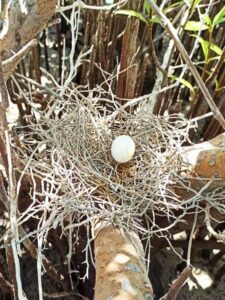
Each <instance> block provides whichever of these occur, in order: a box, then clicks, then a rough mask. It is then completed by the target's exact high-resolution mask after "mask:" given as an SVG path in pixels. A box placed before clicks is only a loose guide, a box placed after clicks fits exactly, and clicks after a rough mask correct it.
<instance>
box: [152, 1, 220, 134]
mask: <svg viewBox="0 0 225 300" xmlns="http://www.w3.org/2000/svg"><path fill="white" fill-rule="evenodd" d="M148 3H149V5H150V7H151V8H152V9H153V10H154V11H155V13H156V15H158V17H159V18H160V20H161V24H162V26H163V27H164V28H165V29H166V30H167V31H168V33H169V35H170V36H171V38H172V39H173V41H174V43H175V46H176V47H177V49H178V50H179V52H180V55H181V56H182V58H183V59H184V61H185V62H186V63H187V65H188V67H189V68H190V71H191V73H192V75H193V76H194V78H195V80H196V82H197V84H198V86H199V88H200V90H201V91H202V94H203V96H204V97H205V100H206V101H207V103H208V105H209V107H210V109H211V110H212V112H213V115H214V117H215V118H216V119H217V120H218V122H219V123H220V125H221V126H222V127H223V129H225V119H224V117H223V115H222V113H221V112H220V110H219V109H218V107H217V106H216V104H215V102H214V100H213V98H212V96H211V95H210V93H209V90H208V89H207V87H206V85H205V83H204V82H203V80H202V78H201V76H200V74H199V73H198V70H197V69H196V67H195V65H194V64H193V62H192V60H191V59H190V57H189V55H188V53H187V51H186V49H185V48H184V46H183V44H182V43H181V41H180V39H179V37H178V36H177V31H176V29H175V28H174V26H173V25H172V24H171V22H170V20H169V19H168V18H167V17H166V16H165V14H164V13H163V12H162V11H161V10H160V9H159V7H158V6H157V5H156V4H155V2H154V1H153V0H148Z"/></svg>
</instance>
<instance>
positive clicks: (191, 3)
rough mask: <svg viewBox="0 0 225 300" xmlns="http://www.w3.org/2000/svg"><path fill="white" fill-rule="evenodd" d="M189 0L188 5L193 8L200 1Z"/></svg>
mask: <svg viewBox="0 0 225 300" xmlns="http://www.w3.org/2000/svg"><path fill="white" fill-rule="evenodd" d="M189 1H190V6H191V7H192V9H193V10H194V9H195V7H196V6H197V5H198V4H199V3H200V2H201V1H202V0H189Z"/></svg>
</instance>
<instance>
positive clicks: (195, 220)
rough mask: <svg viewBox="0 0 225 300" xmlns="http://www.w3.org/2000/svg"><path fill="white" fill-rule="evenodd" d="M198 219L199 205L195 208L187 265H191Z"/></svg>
mask: <svg viewBox="0 0 225 300" xmlns="http://www.w3.org/2000/svg"><path fill="white" fill-rule="evenodd" d="M197 220H198V206H196V209H195V215H194V220H193V224H192V228H191V233H190V237H189V241H188V250H187V267H190V266H191V249H192V240H193V235H194V231H195V228H196V224H197Z"/></svg>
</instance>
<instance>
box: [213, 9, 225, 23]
mask: <svg viewBox="0 0 225 300" xmlns="http://www.w3.org/2000/svg"><path fill="white" fill-rule="evenodd" d="M224 16H225V5H224V6H223V7H222V9H221V10H220V11H219V12H218V13H217V14H216V15H215V17H214V19H213V26H215V25H217V24H220V23H222V22H223V21H224Z"/></svg>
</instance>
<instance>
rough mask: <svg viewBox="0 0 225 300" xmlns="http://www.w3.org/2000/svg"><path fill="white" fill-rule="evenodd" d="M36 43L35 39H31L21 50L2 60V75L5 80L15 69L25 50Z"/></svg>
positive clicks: (28, 49) (25, 52)
mask: <svg viewBox="0 0 225 300" xmlns="http://www.w3.org/2000/svg"><path fill="white" fill-rule="evenodd" d="M36 45H37V40H35V39H34V40H31V41H30V42H29V43H27V44H26V45H25V46H24V47H23V48H22V49H21V50H19V51H18V52H17V53H15V54H14V55H13V56H11V57H10V58H8V59H6V60H5V61H3V62H2V67H3V76H4V79H5V80H7V79H8V78H9V77H10V75H11V74H12V73H13V72H14V71H15V69H16V67H17V65H18V64H19V62H20V61H21V59H22V58H23V57H24V56H25V55H26V54H27V52H29V51H30V49H31V48H32V47H34V46H36Z"/></svg>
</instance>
